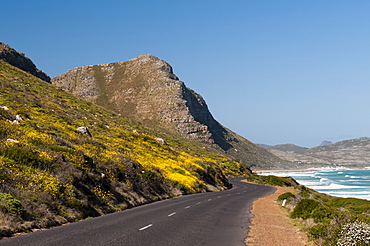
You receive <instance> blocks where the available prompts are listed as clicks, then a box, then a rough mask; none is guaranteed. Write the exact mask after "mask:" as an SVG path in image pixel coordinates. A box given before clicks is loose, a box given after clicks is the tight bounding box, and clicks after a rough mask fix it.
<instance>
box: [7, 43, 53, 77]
mask: <svg viewBox="0 0 370 246" xmlns="http://www.w3.org/2000/svg"><path fill="white" fill-rule="evenodd" d="M0 60H3V61H5V62H7V63H9V64H10V65H13V66H15V67H17V68H19V69H22V70H23V71H26V72H28V73H30V74H32V75H34V76H36V77H38V78H40V79H42V80H44V81H46V82H50V77H49V76H48V75H47V74H46V73H44V72H43V71H41V70H39V69H38V68H36V65H35V64H34V63H33V62H32V61H31V59H29V58H28V57H26V56H25V55H24V54H23V53H21V52H18V51H16V50H15V49H13V48H12V47H10V46H9V45H7V44H4V43H2V42H0Z"/></svg>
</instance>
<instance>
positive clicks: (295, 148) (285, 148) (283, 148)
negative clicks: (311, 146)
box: [269, 144, 307, 151]
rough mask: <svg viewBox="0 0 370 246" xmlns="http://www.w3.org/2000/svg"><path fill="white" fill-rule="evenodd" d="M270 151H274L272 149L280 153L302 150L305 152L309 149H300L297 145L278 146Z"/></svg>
mask: <svg viewBox="0 0 370 246" xmlns="http://www.w3.org/2000/svg"><path fill="white" fill-rule="evenodd" d="M269 149H270V150H272V149H274V150H280V151H301V150H305V149H307V148H305V147H300V146H297V145H295V144H278V145H274V146H271V147H270V148H269Z"/></svg>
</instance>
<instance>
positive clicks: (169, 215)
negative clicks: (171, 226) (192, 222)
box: [167, 212, 176, 217]
mask: <svg viewBox="0 0 370 246" xmlns="http://www.w3.org/2000/svg"><path fill="white" fill-rule="evenodd" d="M175 214H176V212H173V213H172V214H169V215H167V216H168V217H171V216H173V215H175Z"/></svg>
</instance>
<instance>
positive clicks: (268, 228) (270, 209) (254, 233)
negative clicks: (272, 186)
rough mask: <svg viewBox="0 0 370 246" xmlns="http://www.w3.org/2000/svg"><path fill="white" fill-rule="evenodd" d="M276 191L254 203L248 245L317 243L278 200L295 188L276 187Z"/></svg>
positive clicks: (246, 241)
mask: <svg viewBox="0 0 370 246" xmlns="http://www.w3.org/2000/svg"><path fill="white" fill-rule="evenodd" d="M276 188H277V190H276V191H275V193H273V194H271V195H269V196H266V197H262V198H260V199H258V200H256V201H255V202H254V203H253V207H252V211H251V212H252V214H253V215H254V217H253V218H252V220H251V224H252V226H251V227H250V228H249V233H248V237H247V238H246V240H245V243H246V245H248V246H269V245H273V246H280V245H281V246H287V245H289V246H302V245H307V246H308V245H315V244H313V243H312V242H309V240H308V237H307V235H306V234H305V233H304V232H302V231H300V230H299V228H298V227H297V226H294V222H293V221H292V220H291V219H290V218H289V215H288V211H287V210H286V209H285V208H283V207H281V204H280V203H278V202H276V200H277V198H278V196H279V195H281V194H283V193H285V192H289V191H290V192H293V190H294V189H293V188H288V187H276Z"/></svg>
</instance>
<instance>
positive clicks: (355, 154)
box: [268, 137, 370, 167]
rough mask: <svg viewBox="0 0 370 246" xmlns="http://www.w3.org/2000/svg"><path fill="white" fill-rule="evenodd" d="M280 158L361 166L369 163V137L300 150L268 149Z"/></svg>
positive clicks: (313, 162)
mask: <svg viewBox="0 0 370 246" xmlns="http://www.w3.org/2000/svg"><path fill="white" fill-rule="evenodd" d="M268 151H270V152H271V153H272V154H274V155H277V156H279V157H280V158H282V159H285V160H289V161H293V162H302V163H309V164H325V165H343V166H353V167H356V166H357V167H363V166H367V165H370V138H369V137H361V138H356V139H349V140H343V141H339V142H335V143H331V144H326V145H321V146H316V147H313V148H309V149H302V150H299V149H298V150H288V151H287V150H283V149H274V148H270V149H268Z"/></svg>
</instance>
